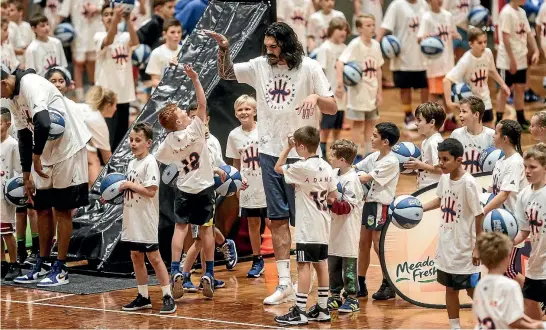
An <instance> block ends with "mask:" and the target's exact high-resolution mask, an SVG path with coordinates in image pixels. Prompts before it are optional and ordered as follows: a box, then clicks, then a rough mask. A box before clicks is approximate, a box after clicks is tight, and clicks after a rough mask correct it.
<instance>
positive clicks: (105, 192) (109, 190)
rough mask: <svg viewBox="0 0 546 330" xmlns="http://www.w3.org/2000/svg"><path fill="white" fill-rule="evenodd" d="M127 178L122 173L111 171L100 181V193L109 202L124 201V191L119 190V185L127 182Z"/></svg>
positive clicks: (117, 203) (117, 202) (119, 202)
mask: <svg viewBox="0 0 546 330" xmlns="http://www.w3.org/2000/svg"><path fill="white" fill-rule="evenodd" d="M126 180H127V178H126V177H125V175H123V174H121V173H116V172H114V173H110V174H108V175H106V176H105V177H104V178H103V179H102V182H101V183H100V194H101V197H102V199H104V200H105V201H106V202H107V203H109V204H114V205H119V204H122V203H123V192H122V191H120V190H119V186H120V185H121V184H122V183H123V182H125V181H126Z"/></svg>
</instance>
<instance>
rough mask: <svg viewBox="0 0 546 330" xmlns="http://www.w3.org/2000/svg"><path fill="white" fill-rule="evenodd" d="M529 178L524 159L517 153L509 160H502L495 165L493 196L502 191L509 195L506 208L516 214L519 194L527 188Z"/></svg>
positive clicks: (505, 203)
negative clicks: (526, 173) (526, 174)
mask: <svg viewBox="0 0 546 330" xmlns="http://www.w3.org/2000/svg"><path fill="white" fill-rule="evenodd" d="M527 184H528V183H527V177H526V176H525V167H524V166H523V157H521V155H520V154H518V153H515V154H513V155H512V156H510V157H508V158H501V159H499V160H498V161H497V163H495V169H493V185H492V188H493V189H492V190H493V194H495V195H497V194H498V193H500V192H501V191H506V192H508V193H509V195H508V199H506V202H504V208H505V209H506V210H508V211H510V213H512V214H514V212H515V211H516V202H517V198H518V193H519V192H520V191H521V190H522V189H523V188H525V187H527Z"/></svg>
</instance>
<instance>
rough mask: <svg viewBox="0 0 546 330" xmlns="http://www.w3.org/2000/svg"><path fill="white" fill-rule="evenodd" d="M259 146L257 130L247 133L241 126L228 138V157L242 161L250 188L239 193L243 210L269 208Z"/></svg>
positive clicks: (244, 175)
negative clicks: (266, 200)
mask: <svg viewBox="0 0 546 330" xmlns="http://www.w3.org/2000/svg"><path fill="white" fill-rule="evenodd" d="M259 144H260V142H259V139H258V129H257V128H255V129H253V130H252V131H250V132H247V131H245V130H243V128H242V126H239V127H237V128H235V129H234V130H232V131H231V132H230V133H229V136H228V140H227V145H226V157H229V158H232V159H239V160H240V162H241V169H240V171H241V175H242V176H243V177H244V178H246V180H247V182H248V188H246V189H245V190H243V191H241V192H240V193H239V194H240V195H239V206H240V207H241V208H247V209H259V208H263V207H266V206H267V204H266V202H265V190H264V185H263V181H262V167H261V165H260V158H259V153H258V150H259V149H258V148H259Z"/></svg>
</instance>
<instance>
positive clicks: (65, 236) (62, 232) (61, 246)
mask: <svg viewBox="0 0 546 330" xmlns="http://www.w3.org/2000/svg"><path fill="white" fill-rule="evenodd" d="M54 216H55V218H56V219H57V226H58V235H57V250H58V256H57V259H58V260H62V261H64V260H66V255H67V253H68V245H69V244H70V237H71V236H72V210H55V211H54Z"/></svg>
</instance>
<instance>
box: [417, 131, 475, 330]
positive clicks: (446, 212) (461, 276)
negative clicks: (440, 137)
mask: <svg viewBox="0 0 546 330" xmlns="http://www.w3.org/2000/svg"><path fill="white" fill-rule="evenodd" d="M463 153H464V148H463V145H462V144H461V142H459V141H458V140H456V139H453V138H448V139H446V140H445V141H444V142H442V143H440V144H439V145H438V156H439V159H440V163H439V167H440V168H441V169H442V172H443V173H444V174H443V175H442V177H441V178H440V182H438V188H437V189H436V196H437V197H436V198H435V199H433V200H431V201H429V202H427V203H426V204H425V205H424V206H423V210H424V211H425V212H427V211H430V210H434V209H437V208H440V209H441V211H442V214H443V215H442V219H441V220H440V221H439V222H440V232H439V234H438V249H437V252H436V259H435V263H436V269H437V272H438V283H440V284H442V285H443V286H445V287H446V307H447V315H448V317H449V325H450V327H451V329H460V328H461V324H460V320H459V309H460V304H459V291H461V290H466V292H467V294H468V296H469V297H471V298H472V296H473V294H474V288H475V287H476V285H477V283H478V280H479V279H480V267H479V265H480V259H479V256H478V250H477V247H476V245H475V242H476V236H478V237H479V235H480V233H481V232H482V224H483V217H484V215H483V208H482V206H481V205H480V200H479V192H480V191H479V190H478V184H477V183H476V179H475V178H474V177H473V176H472V175H471V174H470V173H469V172H467V171H465V170H464V168H463V157H462V156H463Z"/></svg>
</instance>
